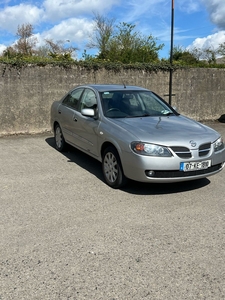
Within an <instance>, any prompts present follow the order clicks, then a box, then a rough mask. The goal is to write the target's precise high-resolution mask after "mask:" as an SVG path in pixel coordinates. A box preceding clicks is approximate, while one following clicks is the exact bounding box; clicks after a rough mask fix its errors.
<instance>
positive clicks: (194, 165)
mask: <svg viewBox="0 0 225 300" xmlns="http://www.w3.org/2000/svg"><path fill="white" fill-rule="evenodd" d="M210 166H211V160H205V161H200V162H198V161H194V162H182V163H180V171H184V172H188V171H196V170H204V169H207V168H209V167H210Z"/></svg>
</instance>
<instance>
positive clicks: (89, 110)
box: [81, 108, 95, 117]
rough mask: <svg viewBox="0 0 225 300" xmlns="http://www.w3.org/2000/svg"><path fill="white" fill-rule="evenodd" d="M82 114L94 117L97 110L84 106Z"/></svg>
mask: <svg viewBox="0 0 225 300" xmlns="http://www.w3.org/2000/svg"><path fill="white" fill-rule="evenodd" d="M81 114H82V115H83V116H85V117H94V116H95V111H94V109H92V108H83V109H82V110H81Z"/></svg>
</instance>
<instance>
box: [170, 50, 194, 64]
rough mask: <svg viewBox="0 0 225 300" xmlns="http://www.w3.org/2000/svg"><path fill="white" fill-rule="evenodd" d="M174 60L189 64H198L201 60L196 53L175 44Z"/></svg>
mask: <svg viewBox="0 0 225 300" xmlns="http://www.w3.org/2000/svg"><path fill="white" fill-rule="evenodd" d="M173 60H174V61H177V62H183V63H185V64H188V65H191V64H196V63H197V62H198V61H199V60H198V59H197V58H196V56H195V55H194V53H192V52H191V51H189V50H187V49H184V48H183V47H182V46H175V47H174V48H173Z"/></svg>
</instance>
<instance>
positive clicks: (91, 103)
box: [79, 89, 97, 111]
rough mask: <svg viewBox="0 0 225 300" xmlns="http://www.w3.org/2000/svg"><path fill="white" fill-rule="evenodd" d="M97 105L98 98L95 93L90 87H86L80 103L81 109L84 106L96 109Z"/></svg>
mask: <svg viewBox="0 0 225 300" xmlns="http://www.w3.org/2000/svg"><path fill="white" fill-rule="evenodd" d="M96 107H97V100H96V95H95V93H94V92H93V91H92V90H90V89H85V91H84V93H83V95H82V98H81V101H80V105H79V111H81V110H82V109H84V108H93V109H96Z"/></svg>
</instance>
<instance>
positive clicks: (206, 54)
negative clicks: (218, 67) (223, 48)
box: [202, 47, 218, 64]
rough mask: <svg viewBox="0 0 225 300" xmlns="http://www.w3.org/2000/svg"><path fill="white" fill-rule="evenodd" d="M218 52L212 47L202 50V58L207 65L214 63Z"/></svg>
mask: <svg viewBox="0 0 225 300" xmlns="http://www.w3.org/2000/svg"><path fill="white" fill-rule="evenodd" d="M217 53H218V50H215V49H214V48H213V47H209V48H204V49H202V58H203V59H205V60H206V61H207V62H208V63H209V64H211V63H213V64H215V63H216V56H217Z"/></svg>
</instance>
